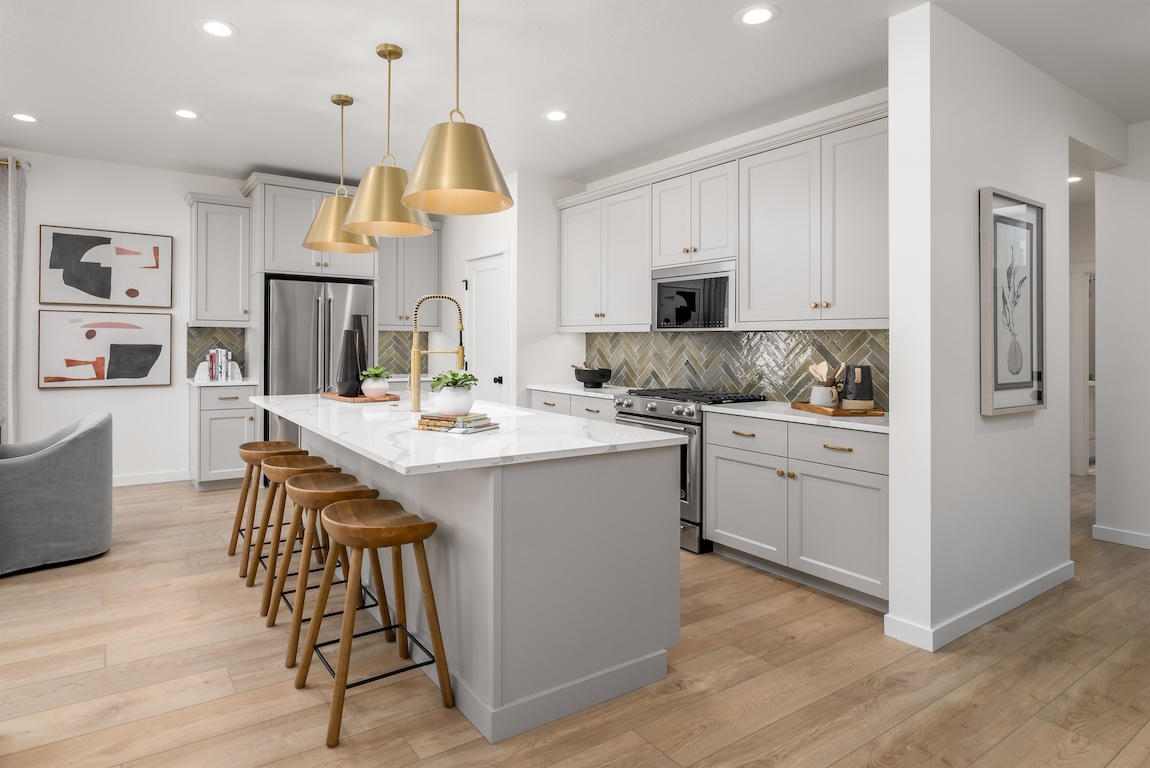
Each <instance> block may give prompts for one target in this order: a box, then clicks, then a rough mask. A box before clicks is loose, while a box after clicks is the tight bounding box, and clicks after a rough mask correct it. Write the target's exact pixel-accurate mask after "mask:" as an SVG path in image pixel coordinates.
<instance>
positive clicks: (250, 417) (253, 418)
mask: <svg viewBox="0 0 1150 768" xmlns="http://www.w3.org/2000/svg"><path fill="white" fill-rule="evenodd" d="M255 420H256V417H255V416H248V421H255Z"/></svg>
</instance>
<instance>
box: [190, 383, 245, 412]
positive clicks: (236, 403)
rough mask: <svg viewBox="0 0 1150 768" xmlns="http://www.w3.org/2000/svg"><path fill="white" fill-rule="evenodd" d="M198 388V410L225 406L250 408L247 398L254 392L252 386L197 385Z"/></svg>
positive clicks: (213, 409) (211, 409) (215, 409)
mask: <svg viewBox="0 0 1150 768" xmlns="http://www.w3.org/2000/svg"><path fill="white" fill-rule="evenodd" d="M198 389H199V390H200V410H201V411H218V410H222V409H225V408H251V407H252V404H251V403H250V402H249V401H248V398H249V397H251V396H252V395H254V394H255V393H256V388H255V387H254V386H248V387H239V386H237V387H198Z"/></svg>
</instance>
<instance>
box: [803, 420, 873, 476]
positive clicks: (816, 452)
mask: <svg viewBox="0 0 1150 768" xmlns="http://www.w3.org/2000/svg"><path fill="white" fill-rule="evenodd" d="M888 445H889V436H888V435H884V434H881V433H878V432H859V431H856V430H853V429H836V428H834V427H816V426H812V425H810V424H792V425H791V434H790V452H789V456H790V457H791V458H792V459H801V460H802V461H813V462H817V463H819V464H829V465H830V466H833V467H844V468H846V469H861V470H863V471H864V472H876V473H878V474H880V475H886V474H889V471H890V470H889V467H890V456H889V454H890V450H889V447H888Z"/></svg>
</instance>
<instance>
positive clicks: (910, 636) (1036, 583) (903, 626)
mask: <svg viewBox="0 0 1150 768" xmlns="http://www.w3.org/2000/svg"><path fill="white" fill-rule="evenodd" d="M1073 578H1074V562H1073V561H1072V560H1067V561H1066V562H1065V563H1063V564H1062V565H1059V566H1057V567H1055V568H1051V569H1050V570H1049V571H1047V572H1046V573H1043V574H1040V575H1038V576H1035V577H1034V578H1033V579H1031V580H1030V581H1027V582H1023V583H1022V584H1019V585H1018V586H1016V587H1014V588H1013V589H1011V590H1009V591H1007V592H1003V593H1002V594H1000V595H998V596H996V597H993V598H991V599H990V600H987V601H986V602H984V603H981V604H979V605H976V606H974V607H973V608H971V609H970V610H967V611H964V612H962V613H960V614H958V615H956V616H952V617H951V618H949V619H947V620H946V621H944V622H942V623H940V624H937V625H935V626H934V627H933V628H931V627H924V626H922V625H921V624H915V623H914V622H910V621H907V620H905V619H900V618H899V617H898V616H895V615H894V614H890V613H888V614H887V615H886V618H885V619H884V621H883V631H884V632H885V633H886V635H887V636H888V637H893V638H894V639H895V640H901V641H902V642H904V643H909V644H910V645H913V646H915V647H916V648H922V649H923V650H925V651H931V652H934V651H937V650H938V649H939V648H942V647H943V646H945V645H947V644H948V643H951V642H954V641H955V640H957V639H958V638H960V637H962V636H963V635H965V634H966V633H967V632H970V631H972V630H975V629H978V628H979V627H981V626H982V625H983V624H986V623H987V622H990V621H993V620H994V619H996V618H998V617H999V616H1001V615H1002V614H1004V613H1006V612H1007V611H1011V610H1014V609H1015V608H1017V607H1018V606H1020V605H1022V604H1023V603H1025V602H1027V601H1029V600H1033V599H1034V598H1036V597H1038V596H1039V595H1041V594H1042V593H1043V592H1046V591H1047V590H1050V589H1053V588H1054V587H1056V586H1058V585H1059V584H1062V583H1063V582H1066V581H1069V580H1070V579H1073Z"/></svg>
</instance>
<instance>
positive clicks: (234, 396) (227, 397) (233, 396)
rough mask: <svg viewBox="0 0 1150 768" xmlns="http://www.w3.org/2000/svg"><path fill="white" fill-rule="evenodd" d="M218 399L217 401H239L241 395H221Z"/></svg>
mask: <svg viewBox="0 0 1150 768" xmlns="http://www.w3.org/2000/svg"><path fill="white" fill-rule="evenodd" d="M216 399H217V400H239V399H240V396H239V395H220V396H219V397H217V398H216Z"/></svg>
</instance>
